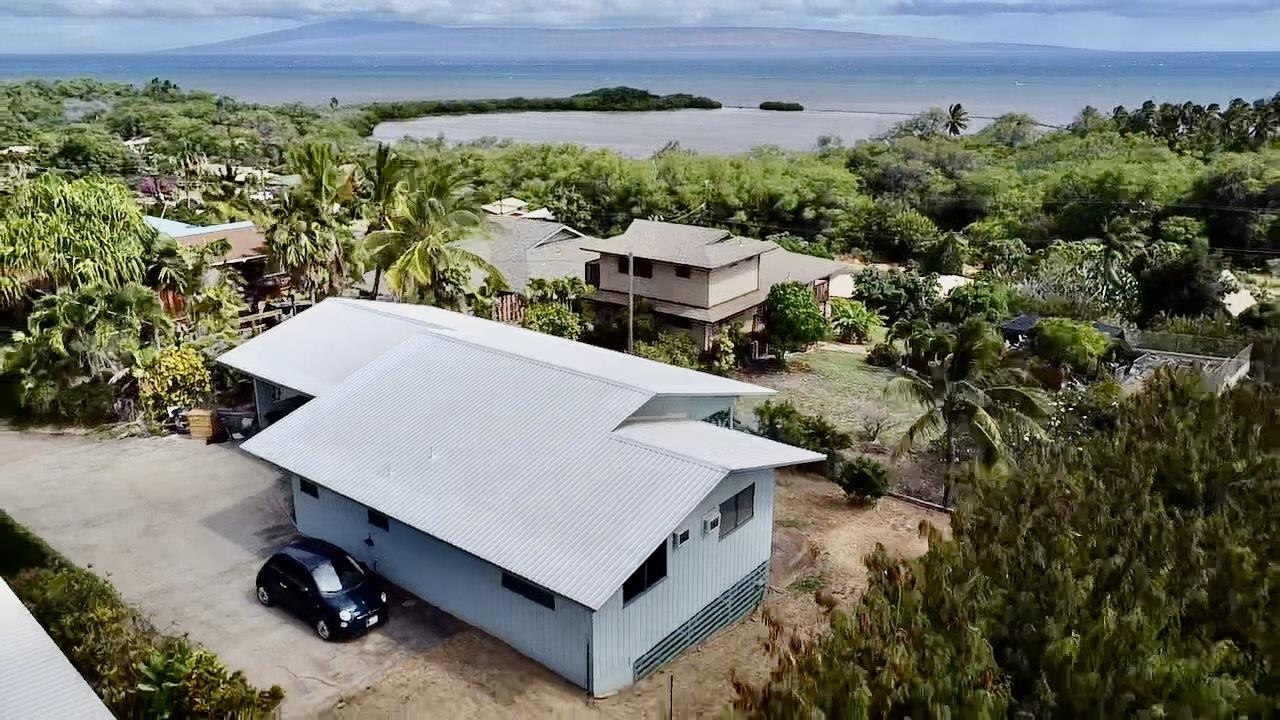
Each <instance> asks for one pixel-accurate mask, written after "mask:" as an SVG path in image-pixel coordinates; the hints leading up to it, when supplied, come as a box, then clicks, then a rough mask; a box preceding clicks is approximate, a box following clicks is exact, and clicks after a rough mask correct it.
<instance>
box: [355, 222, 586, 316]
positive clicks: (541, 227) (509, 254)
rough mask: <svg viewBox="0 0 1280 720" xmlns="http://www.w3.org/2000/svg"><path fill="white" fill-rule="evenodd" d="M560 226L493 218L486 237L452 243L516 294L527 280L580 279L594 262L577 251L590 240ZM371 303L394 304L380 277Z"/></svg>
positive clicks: (476, 277) (368, 290) (365, 283)
mask: <svg viewBox="0 0 1280 720" xmlns="http://www.w3.org/2000/svg"><path fill="white" fill-rule="evenodd" d="M591 239H592V238H589V237H587V236H585V235H583V234H582V233H580V232H578V231H577V230H574V229H573V228H571V227H569V226H568V225H565V224H564V223H558V222H551V221H548V220H534V219H530V218H527V217H511V216H493V217H489V218H488V231H487V232H485V233H477V234H476V235H474V236H472V237H469V238H467V239H465V240H459V241H458V242H457V243H455V244H456V245H457V246H458V247H461V248H464V249H466V250H470V251H471V252H473V253H475V254H476V255H479V256H480V257H482V258H484V259H485V260H487V261H488V262H489V264H491V265H493V266H494V267H496V268H497V269H498V271H499V272H501V273H502V277H503V278H504V279H505V280H506V281H507V292H508V293H510V294H522V293H524V291H525V288H526V287H527V286H528V284H529V281H530V280H534V279H539V278H541V279H543V280H553V279H555V278H559V277H576V278H580V277H582V267H583V265H585V264H586V263H587V262H589V261H591V260H594V259H596V258H597V257H599V255H597V254H596V253H593V252H587V251H585V250H583V249H581V248H580V247H578V246H579V245H581V244H582V242H583V241H585V240H591ZM373 276H374V272H373V271H372V270H370V271H369V272H366V273H365V274H364V276H363V278H362V280H361V283H360V285H359V286H358V289H359V290H360V291H361V292H362V295H363V296H364V297H370V296H371V294H372V292H373ZM471 279H472V282H474V283H475V284H476V286H477V287H478V286H480V284H481V283H483V282H484V279H485V276H484V273H483V272H480V271H476V272H475V273H474V274H473V277H472V278H471ZM374 299H377V300H395V299H397V298H396V297H395V295H394V293H393V292H392V290H391V286H390V283H388V282H387V278H386V273H383V277H382V283H381V285H380V286H379V288H378V297H377V298H374Z"/></svg>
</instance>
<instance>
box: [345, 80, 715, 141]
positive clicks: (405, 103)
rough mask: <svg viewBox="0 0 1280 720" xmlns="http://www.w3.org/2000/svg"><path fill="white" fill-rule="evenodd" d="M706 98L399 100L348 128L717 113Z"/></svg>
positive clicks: (615, 91)
mask: <svg viewBox="0 0 1280 720" xmlns="http://www.w3.org/2000/svg"><path fill="white" fill-rule="evenodd" d="M720 107H721V104H720V103H719V102H718V101H716V100H712V99H711V98H708V97H701V96H697V95H688V94H684V93H677V94H674V95H654V94H653V93H651V92H649V91H648V90H638V89H636V88H631V87H612V88H599V89H596V90H592V91H590V92H585V93H579V94H577V95H571V96H569V97H563V98H523V97H513V98H494V99H482V100H402V101H397V102H373V103H366V104H364V105H360V106H358V108H357V112H358V115H357V116H356V117H355V118H353V119H352V120H351V125H352V126H353V127H355V128H356V130H357V131H358V132H360V133H361V134H362V135H369V134H370V133H372V132H373V128H374V127H376V126H377V125H378V124H379V123H382V122H386V121H388V120H410V119H413V118H420V117H430V116H432V115H484V114H488V113H510V112H568V111H578V112H649V111H655V110H718V109H720Z"/></svg>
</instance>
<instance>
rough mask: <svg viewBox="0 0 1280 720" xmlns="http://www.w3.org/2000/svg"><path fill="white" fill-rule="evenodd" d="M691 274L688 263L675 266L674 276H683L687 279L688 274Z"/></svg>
mask: <svg viewBox="0 0 1280 720" xmlns="http://www.w3.org/2000/svg"><path fill="white" fill-rule="evenodd" d="M691 274H692V273H691V272H690V271H689V266H688V265H677V266H676V277H678V278H684V279H686V280H688V279H689V276H690V275H691Z"/></svg>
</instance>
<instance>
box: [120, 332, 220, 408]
mask: <svg viewBox="0 0 1280 720" xmlns="http://www.w3.org/2000/svg"><path fill="white" fill-rule="evenodd" d="M136 372H137V374H138V399H139V400H141V401H142V406H143V407H144V408H146V409H147V410H148V411H149V412H151V413H152V414H163V413H164V412H165V410H166V409H168V408H171V407H180V408H187V409H190V408H193V407H198V406H199V405H200V404H201V403H203V402H204V401H205V400H206V399H207V398H208V397H209V395H210V393H212V392H213V378H212V376H211V375H210V374H209V366H208V365H206V364H205V361H204V356H203V355H201V354H200V353H199V352H196V350H195V349H193V348H190V347H167V348H165V349H163V350H161V351H160V354H159V355H157V356H156V359H155V361H154V362H152V363H150V364H149V365H147V366H146V367H145V368H143V369H142V370H141V371H136Z"/></svg>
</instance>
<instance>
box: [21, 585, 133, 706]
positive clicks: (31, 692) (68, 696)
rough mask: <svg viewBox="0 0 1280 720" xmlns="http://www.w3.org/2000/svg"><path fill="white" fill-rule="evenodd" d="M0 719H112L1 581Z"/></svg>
mask: <svg viewBox="0 0 1280 720" xmlns="http://www.w3.org/2000/svg"><path fill="white" fill-rule="evenodd" d="M0 718H24V719H25V720H63V719H64V718H66V719H75V720H89V719H90V718H104V719H105V720H110V718H111V713H110V712H109V711H108V710H107V707H106V705H103V704H102V700H101V699H100V698H99V697H98V695H97V693H95V692H94V691H93V688H91V687H89V684H88V683H86V682H85V681H84V678H82V677H81V676H80V673H78V672H76V669H75V667H73V666H72V665H71V661H70V660H67V658H66V656H65V655H63V654H62V651H61V650H59V649H58V646H57V645H56V644H54V642H53V639H52V638H50V637H49V636H48V635H47V634H45V631H44V628H42V627H40V623H39V622H36V619H35V618H34V617H32V616H31V613H30V612H28V611H27V608H26V606H24V605H23V604H22V601H21V600H19V599H18V596H17V595H14V594H13V590H11V589H10V588H9V586H8V585H6V584H5V582H4V581H3V580H0Z"/></svg>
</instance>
